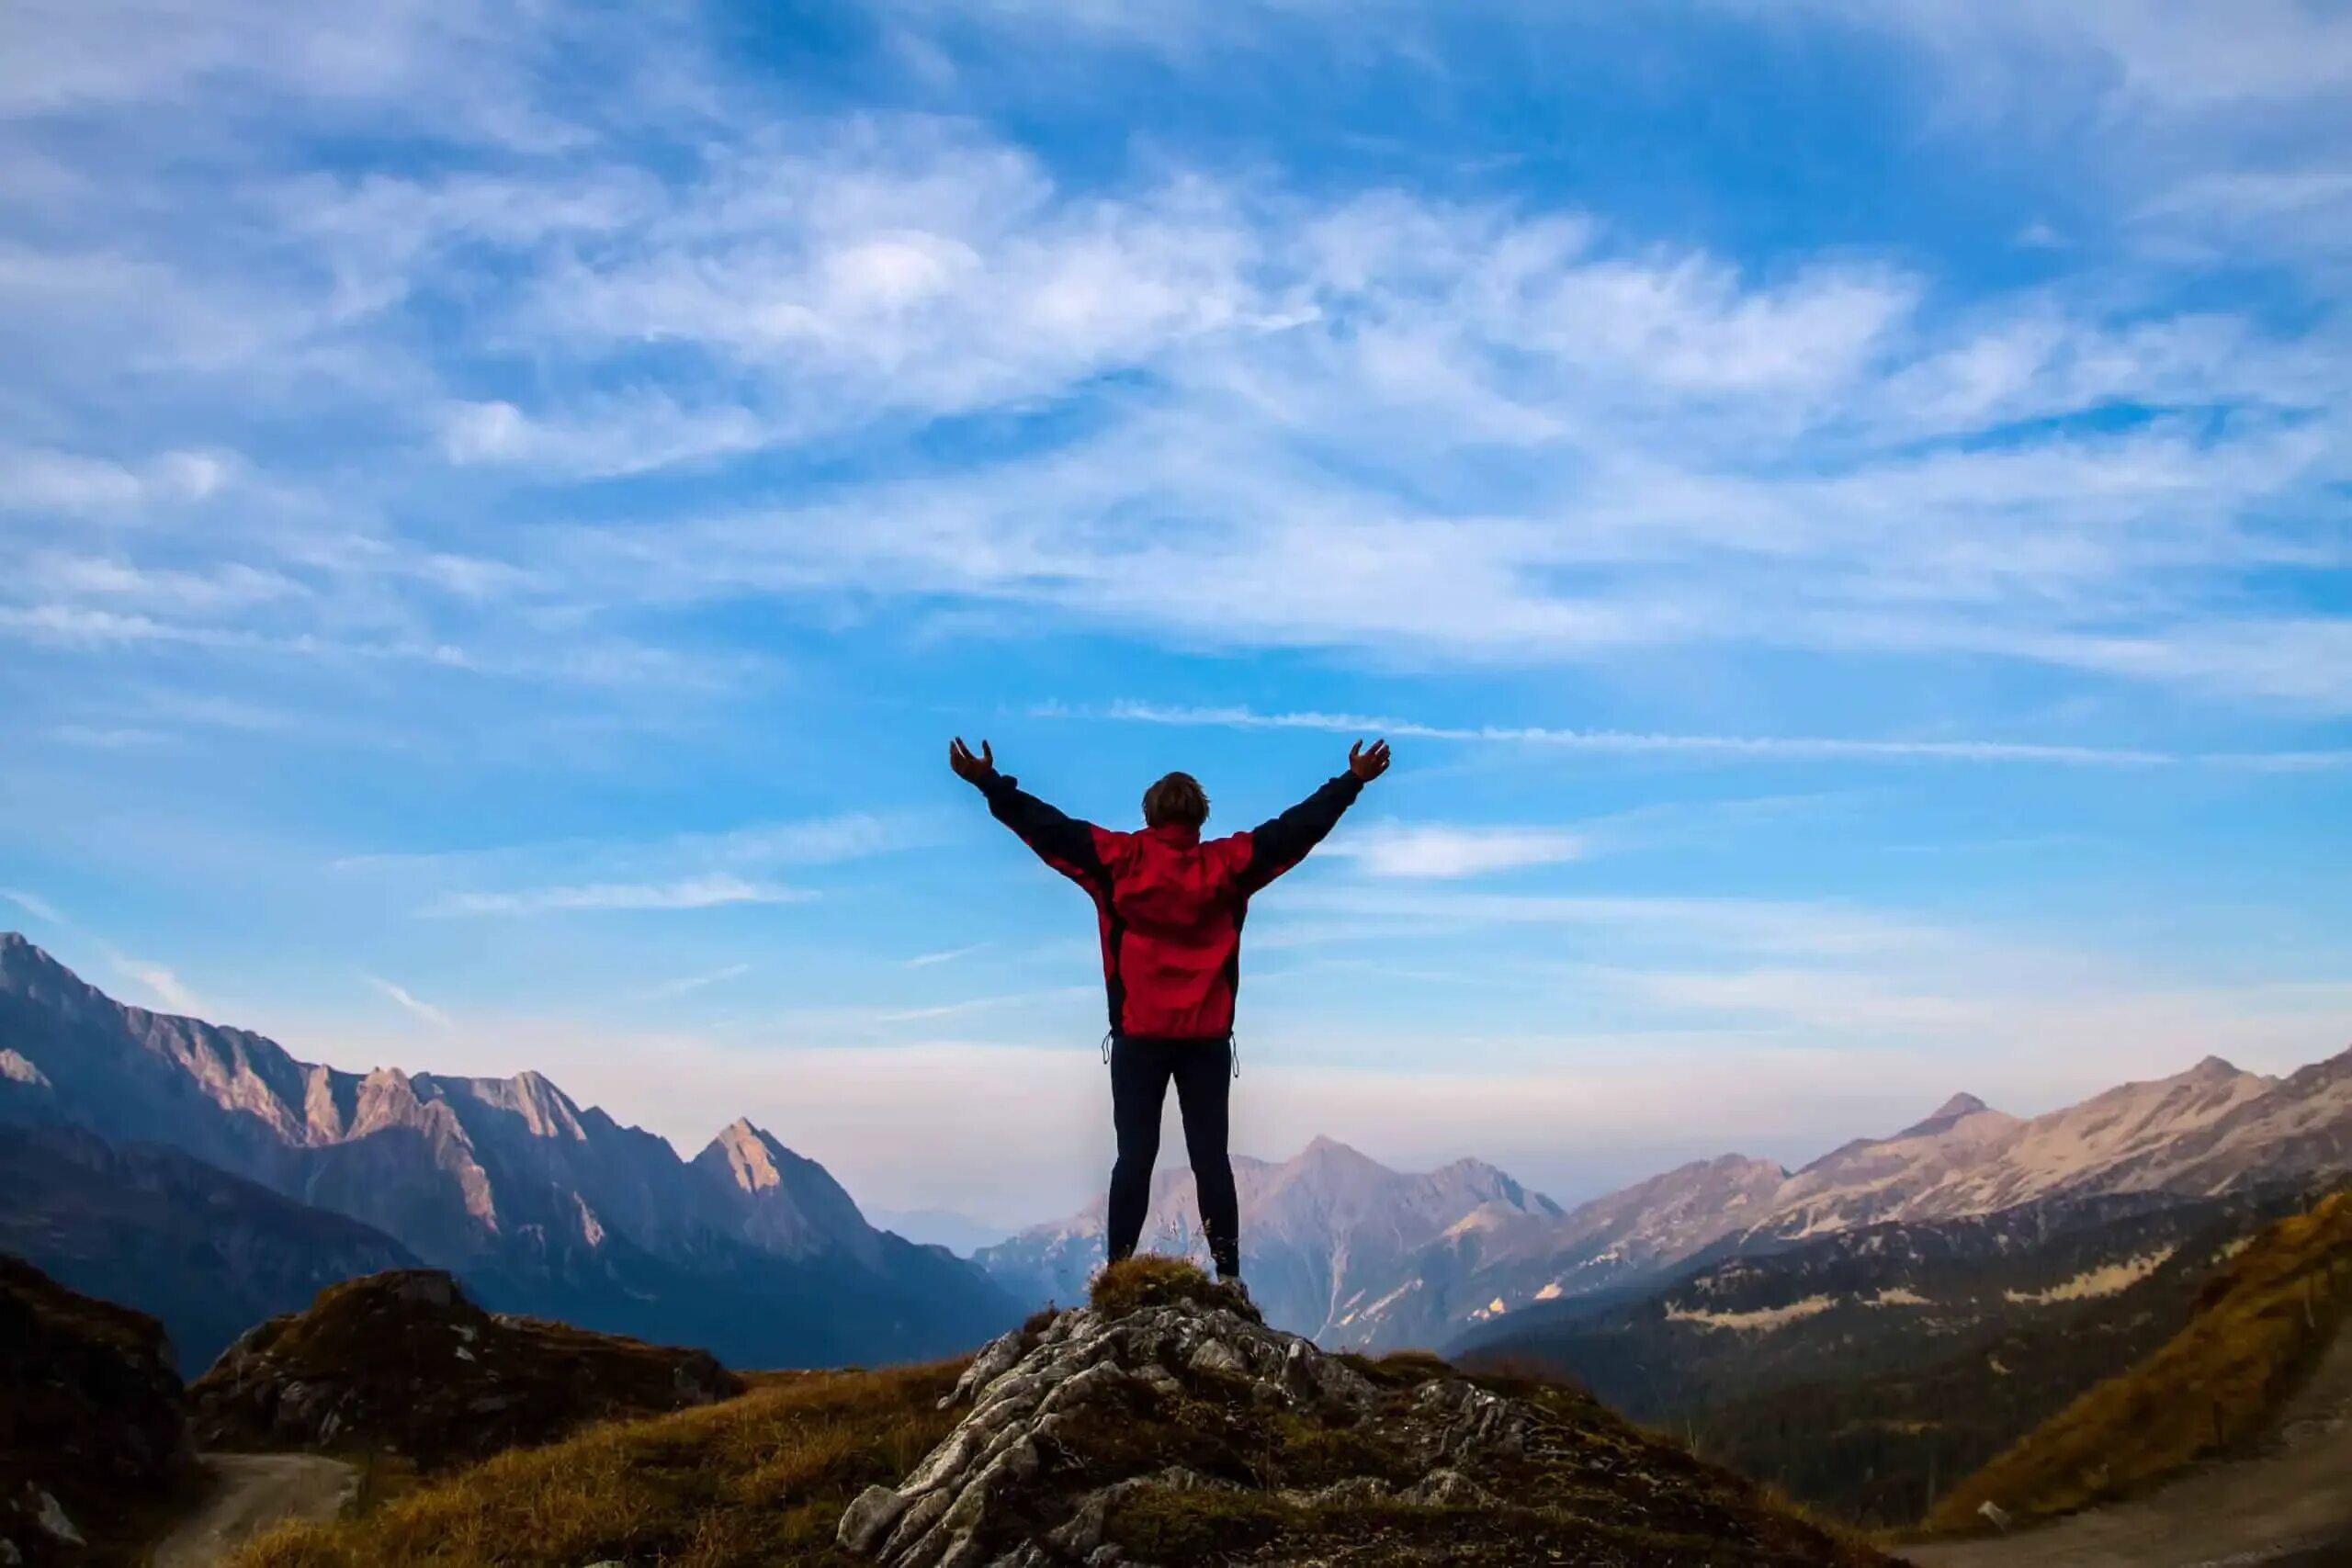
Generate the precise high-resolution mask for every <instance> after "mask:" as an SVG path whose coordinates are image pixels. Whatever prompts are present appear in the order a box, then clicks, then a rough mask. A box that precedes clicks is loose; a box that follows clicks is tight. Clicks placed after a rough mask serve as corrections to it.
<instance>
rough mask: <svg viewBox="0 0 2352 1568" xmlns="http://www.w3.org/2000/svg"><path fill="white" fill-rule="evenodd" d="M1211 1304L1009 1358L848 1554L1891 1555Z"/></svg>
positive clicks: (980, 1365)
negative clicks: (1335, 1353)
mask: <svg viewBox="0 0 2352 1568" xmlns="http://www.w3.org/2000/svg"><path fill="white" fill-rule="evenodd" d="M1195 1294H1196V1295H1197V1296H1198V1297H1200V1298H1201V1299H1183V1300H1173V1301H1170V1300H1160V1301H1158V1302H1155V1303H1151V1304H1146V1305H1141V1306H1137V1307H1134V1308H1132V1309H1130V1310H1127V1311H1125V1312H1108V1311H1104V1310H1102V1309H1101V1308H1099V1307H1088V1308H1080V1309H1075V1310H1071V1311H1068V1312H1064V1313H1061V1314H1058V1315H1057V1316H1055V1317H1053V1318H1052V1319H1051V1320H1050V1321H1048V1322H1045V1323H1043V1324H1038V1323H1035V1322H1033V1323H1032V1324H1031V1325H1027V1326H1026V1327H1024V1328H1023V1329H1020V1330H1015V1331H1014V1332H1012V1333H1011V1334H1008V1335H1006V1336H1004V1337H1001V1338H1000V1339H998V1340H996V1341H995V1342H993V1343H992V1344H990V1345H989V1347H988V1348H986V1349H984V1350H983V1351H982V1352H981V1353H980V1354H979V1356H978V1358H977V1359H975V1360H974V1361H973V1363H972V1365H971V1367H970V1368H969V1369H968V1370H967V1371H966V1372H965V1374H964V1376H963V1378H962V1380H961V1381H960V1382H958V1383H957V1384H956V1389H955V1392H954V1393H951V1394H950V1395H949V1396H948V1399H947V1401H946V1403H947V1404H950V1405H953V1404H963V1403H968V1404H970V1406H971V1412H970V1414H969V1415H968V1416H966V1417H965V1418H964V1420H963V1421H962V1422H961V1423H960V1424H959V1425H958V1426H957V1427H956V1428H955V1429H954V1430H953V1431H952V1432H950V1433H949V1434H948V1436H947V1438H945V1439H944V1441H943V1442H941V1443H940V1445H939V1446H938V1447H937V1448H935V1449H933V1450H932V1452H931V1453H930V1455H929V1456H928V1457H927V1458H925V1459H924V1460H923V1461H922V1463H921V1464H919V1465H918V1466H916V1468H915V1469H914V1471H913V1472H911V1473H910V1474H909V1475H908V1476H907V1478H906V1479H905V1480H904V1481H903V1482H902V1483H900V1484H899V1485H898V1486H896V1487H887V1486H876V1487H871V1488H868V1489H867V1490H866V1492H865V1494H864V1495H861V1496H860V1497H858V1498H857V1499H856V1500H855V1501H854V1503H852V1504H851V1506H849V1508H848V1509H847V1510H846V1511H845V1512H844V1513H843V1515H842V1522H841V1528H840V1540H841V1543H842V1546H844V1547H845V1548H847V1549H849V1550H850V1551H854V1552H857V1553H859V1554H861V1555H864V1556H866V1557H869V1558H872V1559H874V1560H876V1561H877V1562H880V1563H882V1564H884V1565H885V1568H1069V1565H1073V1564H1085V1565H1086V1568H1140V1565H1143V1564H1148V1563H1165V1564H1171V1565H1172V1564H1177V1563H1191V1562H1203V1561H1222V1562H1250V1563H1265V1564H1294V1565H1296V1568H1306V1564H1310V1563H1318V1562H1332V1561H1335V1560H1337V1559H1340V1558H1344V1559H1345V1561H1347V1562H1350V1563H1351V1564H1359V1563H1436V1562H1445V1563H1461V1564H1496V1565H1499V1564H1503V1563H1510V1564H1514V1565H1516V1564H1521V1563H1527V1562H1547V1561H1549V1562H1580V1563H1594V1564H1622V1565H1628V1568H1631V1565H1647V1564H1661V1565H1662V1564H1668V1563H1672V1564H1677V1565H1685V1564H1699V1563H1709V1562H1714V1563H1725V1564H1731V1563H1740V1564H1750V1563H1753V1564H1767V1563H1770V1564H1858V1565H1859V1564H1871V1563H1883V1562H1886V1559H1884V1558H1883V1557H1881V1556H1880V1555H1878V1554H1877V1553H1876V1552H1874V1551H1871V1550H1870V1549H1869V1548H1868V1547H1865V1546H1862V1545H1860V1543H1857V1542H1851V1541H1844V1540H1836V1539H1833V1538H1832V1537H1830V1536H1828V1535H1826V1534H1824V1533H1823V1532H1821V1531H1820V1530H1818V1529H1815V1528H1814V1527H1812V1526H1811V1525H1808V1524H1806V1523H1804V1522H1803V1521H1800V1520H1798V1519H1795V1518H1793V1517H1790V1516H1788V1515H1786V1514H1783V1513H1781V1512H1780V1511H1779V1510H1778V1509H1776V1508H1775V1507H1773V1506H1771V1505H1770V1503H1768V1502H1767V1501H1765V1500H1764V1499H1763V1498H1762V1497H1761V1496H1760V1495H1758V1493H1757V1492H1756V1491H1755V1489H1754V1488H1753V1487H1751V1486H1749V1485H1748V1484H1747V1483H1745V1482H1742V1481H1740V1480H1738V1479H1736V1477H1733V1476H1731V1475H1729V1474H1727V1473H1725V1472H1721V1471H1718V1470H1715V1469H1713V1467H1711V1466H1708V1465H1705V1464H1702V1463H1701V1462H1700V1461H1696V1460H1694V1459H1692V1458H1691V1457H1690V1456H1689V1455H1687V1454H1685V1453H1682V1452H1681V1451H1680V1450H1675V1449H1672V1448H1670V1447H1668V1446H1665V1445H1662V1444H1659V1443H1657V1442H1655V1441H1653V1440H1651V1439H1649V1438H1645V1437H1644V1436H1642V1435H1641V1434H1640V1433H1638V1432H1636V1431H1634V1429H1633V1428H1632V1427H1628V1426H1627V1425H1625V1424H1624V1423H1623V1422H1622V1421H1620V1420H1619V1419H1618V1418H1617V1417H1615V1416H1612V1415H1611V1414H1610V1413H1609V1412H1608V1411H1606V1410H1605V1409H1603V1408H1602V1407H1600V1405H1598V1404H1595V1403H1594V1402H1592V1401H1591V1400H1590V1399H1589V1398H1588V1397H1587V1396H1585V1395H1583V1394H1581V1393H1576V1392H1574V1391H1572V1390H1567V1389H1562V1388H1557V1387H1551V1386H1546V1385H1541V1384H1535V1383H1519V1382H1514V1381H1512V1380H1497V1379H1476V1380H1474V1379H1472V1378H1469V1377H1465V1376H1463V1375H1460V1374H1457V1373H1455V1372H1454V1371H1453V1369H1451V1368H1449V1367H1446V1366H1445V1365H1444V1364H1443V1363H1442V1362H1439V1361H1437V1360H1436V1359H1433V1358H1429V1357H1419V1356H1416V1357H1409V1358H1398V1359H1392V1360H1389V1361H1381V1362H1371V1361H1363V1360H1361V1359H1357V1358H1353V1357H1338V1356H1330V1355H1326V1354H1325V1353H1323V1352H1322V1351H1321V1350H1319V1349H1317V1348H1316V1347H1315V1346H1314V1345H1313V1344H1312V1343H1310V1342H1309V1341H1307V1340H1305V1339H1302V1338H1299V1337H1296V1336H1294V1335H1289V1334H1283V1333H1279V1332H1277V1331H1275V1330H1272V1329H1269V1328H1267V1327H1265V1326H1264V1325H1261V1324H1260V1323H1258V1322H1256V1321H1254V1314H1247V1315H1245V1314H1246V1312H1247V1309H1246V1306H1243V1305H1242V1304H1241V1303H1225V1302H1220V1301H1219V1300H1217V1299H1216V1292H1214V1290H1213V1289H1211V1288H1207V1287H1206V1286H1205V1282H1203V1289H1202V1290H1200V1291H1199V1292H1195ZM1099 1299H1101V1295H1100V1292H1099V1291H1098V1300H1099ZM1237 1308H1238V1309H1239V1310H1237Z"/></svg>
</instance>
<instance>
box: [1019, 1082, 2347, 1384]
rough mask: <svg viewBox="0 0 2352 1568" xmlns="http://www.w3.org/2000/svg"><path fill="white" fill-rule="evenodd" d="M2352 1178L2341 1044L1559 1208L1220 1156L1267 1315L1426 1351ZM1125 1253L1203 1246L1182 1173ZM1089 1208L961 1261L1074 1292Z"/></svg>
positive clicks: (1349, 1167)
mask: <svg viewBox="0 0 2352 1568" xmlns="http://www.w3.org/2000/svg"><path fill="white" fill-rule="evenodd" d="M2346 1168H2352V1051H2347V1052H2345V1053H2342V1054H2340V1055H2336V1056H2335V1057H2332V1058H2330V1059H2329V1060H2327V1061H2324V1062H2321V1063H2317V1064H2315V1065H2313V1066H2308V1067H2304V1068H2302V1069H2301V1070H2300V1071H2298V1072H2296V1073H2294V1074H2292V1075H2290V1076H2289V1077H2284V1078H2273V1077H2263V1076H2261V1075H2258V1074H2255V1073H2248V1072H2244V1071H2241V1070H2240V1069H2238V1068H2236V1067H2233V1066H2231V1065H2230V1064H2229V1063H2227V1062H2224V1061H2222V1060H2221V1059H2219V1058H2218V1057H2210V1056H2209V1057H2207V1058H2206V1059H2205V1060H2204V1061H2201V1062H2199V1063H2198V1064H2197V1065H2196V1066H2193V1067H2191V1068H2189V1069H2188V1071H2186V1072H2183V1073H2180V1074H2177V1075H2176V1076H2174V1077H2165V1078H2158V1079H2155V1080H2153V1081H2150V1082H2144V1083H2131V1084H2124V1085H2121V1086H2120V1087H2118V1088H2116V1089H2109V1090H2108V1091H2107V1092H2105V1093H2103V1094H2100V1095H2098V1096H2095V1097H2094V1098H2092V1099H2090V1100H2085V1101H2083V1102H2082V1103H2080V1104H2078V1105H2073V1106H2068V1107H2066V1108H2064V1109H2063V1110H2059V1111H2051V1112H2049V1113H2048V1114H2046V1115H2042V1116H2037V1117H2033V1118H2030V1119H2029V1118H2019V1117H2016V1116H2011V1115H2007V1114H2005V1113H2004V1112H2001V1111H1995V1110H1993V1109H1991V1108H1989V1107H1988V1106H1986V1105H1985V1103H1984V1102H1983V1101H1982V1100H1978V1099H1976V1098H1975V1097H1974V1096H1973V1095H1966V1094H1962V1095H1955V1096H1954V1097H1953V1098H1952V1099H1951V1100H1948V1101H1947V1102H1945V1103H1944V1104H1943V1105H1942V1106H1940V1107H1939V1108H1938V1109H1937V1110H1936V1111H1935V1112H1934V1113H1933V1114H1931V1115H1929V1116H1928V1117H1926V1118H1925V1119H1923V1120H1921V1121H1920V1122H1917V1123H1915V1124H1913V1125H1911V1126H1909V1127H1906V1128H1904V1129H1903V1130H1902V1131H1900V1132H1898V1133H1895V1134H1892V1135H1890V1136H1886V1137H1879V1138H1860V1139H1856V1140H1854V1141H1853V1142H1851V1143H1849V1144H1846V1145H1842V1146H1840V1147H1839V1148H1837V1149H1835V1150H1832V1151H1831V1152H1830V1153H1828V1154H1826V1155H1824V1156H1821V1157H1820V1158H1819V1159H1817V1160H1815V1161H1814V1162H1812V1163H1811V1164H1809V1165H1807V1166H1805V1167H1804V1168H1801V1169H1798V1170H1795V1171H1789V1170H1786V1169H1783V1168H1781V1167H1780V1166H1779V1165H1776V1164H1773V1163H1771V1162H1770V1161H1765V1160H1757V1159H1750V1158H1747V1157H1746V1156H1739V1155H1725V1156H1721V1157H1719V1158H1716V1159H1711V1160H1701V1161H1695V1162H1693V1163H1691V1164H1689V1165H1685V1166H1682V1167H1680V1168H1677V1169H1674V1170H1670V1171H1667V1172H1665V1173H1664V1174H1662V1175H1659V1176H1656V1177H1653V1178H1651V1179H1648V1180H1646V1181H1643V1182H1640V1183H1637V1184H1636V1185H1634V1186H1632V1187H1628V1188H1626V1189H1624V1190H1621V1191H1617V1192H1612V1193H1609V1194H1607V1195H1605V1196H1603V1197H1600V1198H1596V1199H1593V1200H1592V1201H1589V1202H1586V1203H1583V1204H1581V1205H1579V1206H1577V1207H1576V1208H1574V1209H1569V1210H1563V1209H1562V1207H1561V1206H1560V1205H1558V1204H1556V1203H1555V1202H1553V1201H1551V1200H1549V1199H1547V1198H1545V1197H1544V1196H1543V1195H1542V1194H1540V1193H1535V1192H1531V1191H1529V1190H1526V1189H1524V1188H1522V1187H1521V1186H1520V1185H1519V1184H1518V1183H1517V1182H1515V1181H1513V1180H1512V1179H1510V1177H1508V1176H1506V1175H1504V1174H1503V1173H1502V1172H1501V1171H1498V1170H1496V1169H1495V1168H1492V1167H1491V1166H1486V1165H1482V1164H1479V1163H1477V1162H1476V1161H1464V1162H1461V1163H1458V1164H1455V1165H1452V1166H1448V1167H1446V1168H1444V1169H1442V1170H1440V1171H1435V1172H1432V1173H1430V1174H1429V1175H1426V1176H1416V1175H1407V1174H1400V1173H1398V1172H1397V1171H1393V1170H1390V1169H1388V1168H1385V1167H1384V1166H1381V1165H1379V1164H1377V1163H1375V1162H1374V1161H1373V1160H1371V1159H1368V1158H1366V1157H1365V1156H1363V1155H1361V1154H1358V1153H1356V1152H1355V1151H1354V1150H1352V1149H1349V1148H1347V1147H1346V1146H1345V1145H1339V1144H1335V1143H1332V1142H1331V1141H1329V1139H1317V1141H1316V1142H1315V1143H1313V1144H1311V1145H1308V1146H1307V1148H1306V1150H1305V1151H1304V1152H1303V1153H1302V1154H1300V1155H1299V1156H1297V1157H1296V1158H1295V1159H1293V1160H1290V1161H1288V1162H1286V1163H1283V1164H1280V1165H1268V1164H1263V1163H1261V1162H1258V1161H1238V1162H1237V1164H1236V1169H1235V1175H1236V1179H1237V1184H1238V1186H1239V1188H1240V1190H1241V1200H1242V1224H1241V1234H1242V1265H1243V1268H1242V1272H1243V1275H1244V1277H1245V1278H1246V1279H1248V1280H1250V1287H1251V1289H1252V1291H1253V1292H1256V1293H1257V1294H1258V1296H1259V1299H1260V1300H1261V1303H1264V1305H1265V1307H1266V1310H1267V1315H1268V1319H1269V1321H1271V1322H1274V1323H1277V1324H1280V1325H1283V1326H1284V1327H1287V1328H1290V1329H1293V1330H1295V1331H1296V1332H1299V1333H1306V1334H1311V1335H1313V1336H1314V1337H1317V1338H1319V1339H1320V1340H1322V1341H1323V1342H1324V1343H1326V1344H1328V1345H1331V1346H1334V1347H1347V1348H1362V1349H1372V1350H1383V1349H1395V1348H1406V1347H1414V1346H1420V1347H1438V1346H1442V1345H1445V1344H1448V1343H1450V1342H1452V1341H1453V1340H1454V1339H1456V1338H1457V1337H1461V1336H1462V1335H1464V1334H1465V1333H1468V1332H1470V1331H1473V1330H1476V1329H1477V1328H1479V1327H1480V1326H1481V1325H1487V1324H1490V1323H1492V1322H1495V1321H1496V1320H1498V1319H1500V1318H1503V1317H1505V1316H1506V1315H1508V1314H1511V1313H1515V1312H1525V1311H1528V1310H1529V1309H1531V1308H1540V1307H1542V1306H1543V1305H1544V1303H1554V1302H1558V1301H1562V1300H1569V1299H1575V1298H1578V1297H1583V1296H1587V1295H1590V1294H1593V1293H1595V1292H1614V1291H1618V1290H1621V1289H1632V1288H1635V1287H1637V1286H1641V1285H1643V1284H1645V1283H1655V1282H1656V1281H1657V1280H1660V1279H1661V1278H1663V1277H1665V1276H1666V1275H1667V1274H1668V1272H1669V1271H1671V1270H1673V1269H1676V1268H1677V1267H1678V1266H1683V1265H1686V1264H1688V1263H1689V1262H1690V1261H1691V1260H1694V1259H1699V1258H1702V1256H1710V1257H1712V1256H1720V1255H1728V1254H1738V1253H1763V1252H1770V1251H1775V1250H1781V1249H1784V1248H1786V1247H1791V1246H1792V1245H1795V1244H1797V1243H1800V1242H1803V1241H1805V1240H1807V1239H1809V1238H1813V1237H1816V1236H1822V1235H1832V1234H1837V1233H1843V1232H1849V1231H1855V1230H1858V1229H1861V1228H1864V1227H1870V1226H1875V1225H1881V1224H1889V1223H1893V1222H1909V1223H1915V1224H1916V1223H1926V1222H1938V1221H1949V1220H1961V1219H1966V1218H1969V1217H1973V1216H1981V1215H1987V1214H1994V1213H2001V1212H2004V1211H2007V1210H2010V1209H2015V1208H2018V1207H2020V1206H2022V1205H2027V1204H2032V1203H2038V1202H2046V1201H2073V1200H2084V1199H2092V1198H2099V1197H2106V1196H2111V1195H2128V1194H2150V1195H2154V1196H2155V1197H2156V1198H2158V1199H2161V1200H2165V1201H2173V1200H2186V1199H2189V1198H2204V1197H2212V1196H2215V1195H2218V1194H2223V1193H2229V1192H2233V1191H2239V1190H2246V1189H2248V1188H2252V1187H2256V1186H2260V1185H2262V1184H2265V1183H2270V1182H2278V1181H2290V1180H2294V1179H2300V1178H2302V1177H2306V1176H2310V1175H2313V1174H2319V1173H2325V1172H2329V1171H2338V1170H2344V1169H2346ZM1145 1245H1146V1246H1147V1247H1163V1248H1167V1249H1170V1250H1180V1251H1191V1252H1193V1253H1196V1254H1200V1253H1203V1252H1204V1248H1203V1247H1202V1246H1201V1244H1200V1240H1199V1221H1198V1213H1197V1210H1196V1208H1195V1206H1194V1201H1193V1194H1192V1182H1191V1179H1190V1173H1189V1172H1186V1171H1182V1170H1171V1171H1165V1172H1163V1173H1161V1175H1160V1177H1159V1180H1158V1181H1157V1183H1156V1184H1155V1187H1154V1194H1153V1203H1152V1207H1151V1211H1150V1216H1149V1219H1148V1222H1147V1228H1146V1232H1145ZM1102 1248H1103V1217H1102V1212H1101V1210H1100V1209H1099V1208H1096V1209H1092V1210H1090V1211H1087V1212H1084V1213H1080V1214H1077V1215H1074V1216H1071V1217H1070V1218H1068V1219H1065V1220H1062V1221H1058V1222H1054V1223H1051V1224H1043V1225H1038V1226H1034V1227H1032V1228H1030V1229H1028V1230H1025V1231H1023V1232H1021V1233H1020V1234H1018V1235H1014V1236H1013V1237H1012V1238H1011V1239H1010V1240H1008V1241H1005V1242H1003V1243H1001V1244H1000V1245H998V1246H996V1247H988V1248H984V1249H983V1250H982V1251H981V1252H980V1253H978V1260H979V1261H980V1263H982V1264H983V1265H984V1266H985V1267H986V1268H987V1269H989V1271H990V1272H991V1273H992V1274H994V1275H995V1276H996V1277H997V1278H998V1280H1000V1281H1001V1282H1002V1283H1003V1284H1004V1286H1005V1288H1006V1289H1007V1290H1008V1291H1010V1292H1012V1293H1013V1294H1015V1295H1016V1296H1020V1297H1023V1299H1027V1300H1031V1301H1045V1300H1048V1299H1053V1300H1062V1301H1068V1300H1071V1299H1074V1294H1075V1286H1076V1284H1077V1283H1078V1282H1080V1281H1082V1280H1084V1279H1085V1277H1086V1275H1087V1274H1088V1272H1089V1271H1090V1270H1091V1269H1092V1268H1093V1267H1095V1266H1096V1265H1097V1264H1098V1263H1099V1262H1100V1260H1101V1258H1102Z"/></svg>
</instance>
